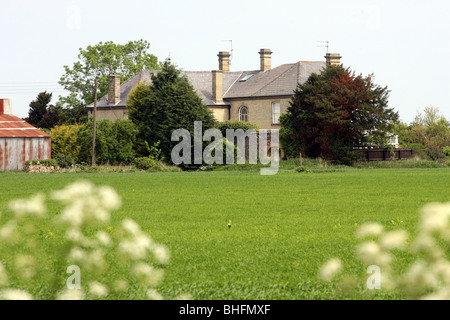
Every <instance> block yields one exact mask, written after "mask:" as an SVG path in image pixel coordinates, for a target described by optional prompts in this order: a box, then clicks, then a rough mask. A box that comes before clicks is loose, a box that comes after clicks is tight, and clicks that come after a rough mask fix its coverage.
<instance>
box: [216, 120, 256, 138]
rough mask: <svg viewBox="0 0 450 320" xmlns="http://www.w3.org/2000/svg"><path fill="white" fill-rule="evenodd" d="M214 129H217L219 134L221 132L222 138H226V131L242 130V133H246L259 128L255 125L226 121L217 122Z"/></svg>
mask: <svg viewBox="0 0 450 320" xmlns="http://www.w3.org/2000/svg"><path fill="white" fill-rule="evenodd" d="M216 128H217V129H219V130H220V132H222V135H223V136H224V137H226V135H227V129H233V130H238V129H242V130H244V131H247V130H250V129H253V130H256V131H258V130H259V127H258V125H257V124H254V123H250V122H245V121H238V120H227V121H223V122H218V123H217V124H216Z"/></svg>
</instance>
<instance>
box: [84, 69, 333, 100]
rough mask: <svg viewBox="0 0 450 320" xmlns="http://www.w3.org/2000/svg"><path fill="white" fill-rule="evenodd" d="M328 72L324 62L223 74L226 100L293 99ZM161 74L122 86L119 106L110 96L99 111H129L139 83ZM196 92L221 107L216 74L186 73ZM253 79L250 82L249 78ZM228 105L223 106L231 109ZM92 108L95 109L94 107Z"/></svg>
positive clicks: (146, 75)
mask: <svg viewBox="0 0 450 320" xmlns="http://www.w3.org/2000/svg"><path fill="white" fill-rule="evenodd" d="M323 68H325V62H322V61H299V62H297V63H291V64H284V65H281V66H279V67H276V68H273V69H271V70H267V71H265V72H264V71H260V70H254V71H238V72H223V99H224V100H226V99H233V98H253V97H268V96H290V95H292V94H293V93H294V90H295V88H296V87H297V85H298V83H304V82H306V80H307V79H308V77H309V76H310V75H311V73H320V72H321V71H322V69H323ZM158 72H159V70H142V71H140V72H138V73H137V74H136V75H134V76H133V77H131V78H130V79H128V80H127V81H125V82H123V83H121V85H120V101H119V102H118V103H117V104H116V105H110V104H108V96H107V95H106V96H103V97H101V98H100V99H99V100H98V102H97V107H98V108H109V107H125V106H126V100H127V97H128V94H129V93H130V91H131V89H132V88H134V87H135V86H136V85H137V84H138V83H139V82H141V81H144V83H151V75H152V74H157V73H158ZM182 74H183V75H186V76H187V78H188V80H189V82H190V83H191V84H192V86H193V87H194V88H195V90H196V92H197V93H198V94H199V96H200V97H201V98H202V100H203V103H204V104H206V105H207V106H214V105H218V104H216V103H215V102H214V101H213V100H212V72H211V71H182ZM249 75H252V76H251V77H250V78H248V80H246V81H241V80H243V79H244V78H245V77H246V76H249ZM227 104H228V103H227V102H226V101H225V102H224V103H223V104H219V106H220V105H227ZM88 107H90V108H92V107H93V104H90V105H89V106H88Z"/></svg>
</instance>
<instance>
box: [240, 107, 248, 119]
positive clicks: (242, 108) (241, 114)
mask: <svg viewBox="0 0 450 320" xmlns="http://www.w3.org/2000/svg"><path fill="white" fill-rule="evenodd" d="M243 110H245V111H246V113H245V114H243V113H242V111H243ZM239 121H245V122H248V108H247V107H246V106H242V107H241V108H240V109H239Z"/></svg>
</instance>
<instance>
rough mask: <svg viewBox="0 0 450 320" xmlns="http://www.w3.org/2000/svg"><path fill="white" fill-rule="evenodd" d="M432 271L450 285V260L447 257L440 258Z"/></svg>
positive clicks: (432, 266) (432, 267)
mask: <svg viewBox="0 0 450 320" xmlns="http://www.w3.org/2000/svg"><path fill="white" fill-rule="evenodd" d="M430 269H431V271H432V272H433V273H435V274H436V275H439V277H440V278H441V279H442V280H443V281H444V282H445V283H446V284H447V285H450V262H449V261H448V260H446V259H438V260H437V261H436V262H434V263H433V264H432V265H431V267H430Z"/></svg>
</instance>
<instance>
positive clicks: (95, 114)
mask: <svg viewBox="0 0 450 320" xmlns="http://www.w3.org/2000/svg"><path fill="white" fill-rule="evenodd" d="M94 87H95V89H94V90H95V92H94V130H93V134H92V166H93V167H94V166H95V138H96V136H97V87H98V78H97V77H96V78H95V85H94Z"/></svg>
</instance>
